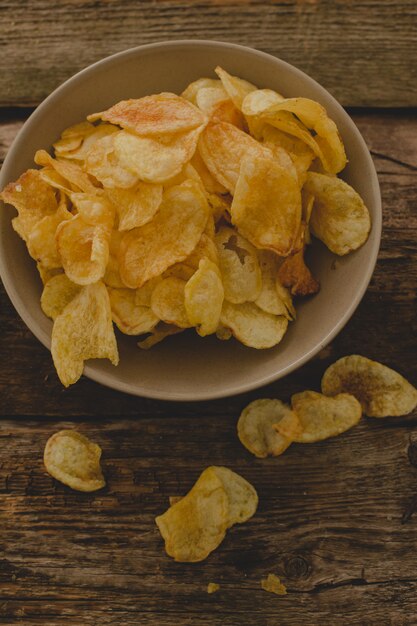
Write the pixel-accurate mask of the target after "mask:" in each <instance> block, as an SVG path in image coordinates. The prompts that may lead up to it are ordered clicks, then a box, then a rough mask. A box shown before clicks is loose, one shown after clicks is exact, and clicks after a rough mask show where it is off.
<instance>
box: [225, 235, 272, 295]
mask: <svg viewBox="0 0 417 626" xmlns="http://www.w3.org/2000/svg"><path fill="white" fill-rule="evenodd" d="M216 244H217V250H218V253H219V265H220V272H221V275H222V282H223V287H224V297H225V298H226V300H228V301H229V302H232V303H233V304H241V303H242V302H247V301H253V300H256V298H257V297H258V296H259V294H260V293H261V289H262V275H261V269H260V267H259V262H258V256H257V253H256V250H255V248H254V247H253V246H252V245H251V244H250V243H249V242H248V241H246V239H244V238H243V237H242V236H241V235H239V233H237V232H236V231H235V230H233V228H228V227H225V226H223V227H221V228H220V230H219V232H218V233H217V235H216Z"/></svg>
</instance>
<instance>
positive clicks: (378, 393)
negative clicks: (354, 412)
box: [321, 354, 417, 417]
mask: <svg viewBox="0 0 417 626" xmlns="http://www.w3.org/2000/svg"><path fill="white" fill-rule="evenodd" d="M321 389H322V391H323V393H324V394H326V396H334V395H336V394H339V393H341V392H347V393H351V394H352V395H354V396H355V398H357V400H359V402H360V403H361V405H362V409H363V412H364V413H365V415H367V416H368V417H388V416H392V417H396V416H400V415H407V414H408V413H411V412H412V411H414V409H415V408H416V406H417V389H415V387H413V386H412V385H411V384H410V383H409V382H408V381H407V380H406V379H405V378H404V377H403V376H401V374H398V373H397V372H395V371H394V370H392V369H391V368H389V367H387V366H386V365H382V363H378V362H377V361H371V360H370V359H367V358H365V357H364V356H360V355H358V354H352V355H351V356H345V357H342V358H341V359H339V360H338V361H336V363H333V365H331V366H330V367H329V368H328V369H327V370H326V371H325V373H324V376H323V378H322V381H321Z"/></svg>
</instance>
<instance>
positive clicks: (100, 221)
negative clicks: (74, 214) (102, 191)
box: [70, 193, 115, 229]
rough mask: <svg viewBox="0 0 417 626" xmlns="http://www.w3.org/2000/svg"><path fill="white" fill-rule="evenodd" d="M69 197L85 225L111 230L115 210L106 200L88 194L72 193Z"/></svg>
mask: <svg viewBox="0 0 417 626" xmlns="http://www.w3.org/2000/svg"><path fill="white" fill-rule="evenodd" d="M70 197H71V201H72V203H73V204H74V206H75V208H76V209H77V211H78V213H79V215H81V217H82V218H83V220H84V222H85V223H86V224H89V225H90V226H99V225H103V226H107V227H108V228H109V229H111V228H113V224H114V215H115V208H114V206H113V204H112V203H111V202H110V200H109V199H108V198H106V197H105V196H98V195H96V194H90V193H72V194H71V196H70Z"/></svg>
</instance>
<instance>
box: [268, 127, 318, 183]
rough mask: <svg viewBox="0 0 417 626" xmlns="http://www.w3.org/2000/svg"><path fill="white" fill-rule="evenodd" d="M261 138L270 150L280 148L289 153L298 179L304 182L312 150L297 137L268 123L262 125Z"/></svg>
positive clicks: (313, 155)
mask: <svg viewBox="0 0 417 626" xmlns="http://www.w3.org/2000/svg"><path fill="white" fill-rule="evenodd" d="M262 139H263V141H264V143H265V145H266V146H267V147H268V148H270V149H271V150H272V151H274V149H276V148H281V149H284V150H285V151H286V152H287V153H288V154H289V155H290V158H291V160H292V162H293V163H294V166H295V169H296V171H297V176H298V180H299V181H300V182H304V179H305V174H306V172H307V170H308V169H309V167H310V165H311V163H312V161H313V159H314V158H315V154H314V152H313V150H312V149H311V148H310V147H309V146H308V145H307V144H306V143H305V142H304V141H301V139H299V138H298V137H294V136H292V135H289V134H288V133H285V132H283V131H282V130H279V129H278V128H274V126H271V125H270V124H265V125H264V127H263V129H262Z"/></svg>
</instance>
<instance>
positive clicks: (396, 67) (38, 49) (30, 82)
mask: <svg viewBox="0 0 417 626" xmlns="http://www.w3.org/2000/svg"><path fill="white" fill-rule="evenodd" d="M416 19H417V5H416V3H415V1H414V0H355V1H352V0H269V1H268V2H264V1H260V0H252V1H251V0H211V1H208V2H199V1H196V0H188V1H186V0H183V1H182V2H176V1H175V2H174V1H173V0H141V1H138V0H101V1H100V0H97V1H94V2H92V1H90V0H58V1H57V2H54V3H53V5H51V3H50V2H49V1H47V0H36V2H30V1H28V0H2V2H1V3H0V49H1V50H2V54H1V55H0V105H3V106H4V105H18V106H22V105H24V104H37V103H38V102H39V101H41V100H43V99H44V98H45V97H46V96H47V95H48V94H49V93H50V92H51V91H52V90H53V89H55V87H57V86H58V85H59V84H60V83H61V82H63V81H64V80H65V79H67V78H69V77H70V76H71V75H72V74H74V73H75V72H77V71H78V70H80V69H82V68H83V67H85V66H87V65H89V64H90V63H92V62H94V61H97V60H98V59H101V58H103V57H105V56H108V55H110V54H112V53H115V52H119V51H121V50H125V49H127V48H130V47H134V46H137V45H141V44H147V43H153V42H156V41H163V40H173V39H186V38H199V39H217V40H223V41H230V42H233V43H240V44H244V45H248V46H252V47H255V48H259V49H260V50H264V51H265V52H269V53H271V54H273V55H276V56H279V57H281V58H282V59H284V60H285V61H288V62H290V63H292V64H294V65H296V66H297V67H299V68H300V69H302V70H304V71H305V72H307V73H308V74H310V75H311V76H312V77H313V78H315V79H316V80H318V81H319V82H320V83H321V84H322V85H323V86H324V87H326V88H327V89H329V91H330V92H331V93H333V95H335V96H336V98H338V99H339V100H340V101H341V102H342V104H344V105H345V106H354V105H356V106H415V105H417V80H416V79H417V70H416V64H415V56H416V55H415V51H416V46H417V34H416V28H415V23H416Z"/></svg>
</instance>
